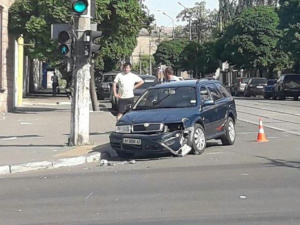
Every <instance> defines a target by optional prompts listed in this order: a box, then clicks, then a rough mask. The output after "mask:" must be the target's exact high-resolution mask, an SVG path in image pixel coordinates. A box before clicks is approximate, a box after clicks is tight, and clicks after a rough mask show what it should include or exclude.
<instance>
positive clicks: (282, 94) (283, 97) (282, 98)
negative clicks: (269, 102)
mask: <svg viewBox="0 0 300 225" xmlns="http://www.w3.org/2000/svg"><path fill="white" fill-rule="evenodd" d="M278 99H279V100H285V94H284V93H283V92H279V94H278Z"/></svg>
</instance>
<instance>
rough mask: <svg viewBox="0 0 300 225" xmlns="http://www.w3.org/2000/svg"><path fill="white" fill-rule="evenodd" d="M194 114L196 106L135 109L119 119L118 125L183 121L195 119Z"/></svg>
mask: <svg viewBox="0 0 300 225" xmlns="http://www.w3.org/2000/svg"><path fill="white" fill-rule="evenodd" d="M194 116H196V115H195V108H176V109H170V108H167V109H152V110H133V111H130V112H128V113H126V114H125V115H124V116H123V117H122V118H121V119H120V120H119V121H118V125H121V124H138V123H176V122H181V120H182V118H188V119H190V120H193V117H194Z"/></svg>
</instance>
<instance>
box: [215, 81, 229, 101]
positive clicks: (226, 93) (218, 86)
mask: <svg viewBox="0 0 300 225" xmlns="http://www.w3.org/2000/svg"><path fill="white" fill-rule="evenodd" d="M216 86H217V89H218V90H219V92H220V93H221V94H222V95H223V97H224V98H226V97H230V94H229V93H228V91H227V90H226V88H225V87H224V86H223V85H222V84H219V83H216Z"/></svg>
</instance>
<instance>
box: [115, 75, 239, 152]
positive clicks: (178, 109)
mask: <svg viewBox="0 0 300 225" xmlns="http://www.w3.org/2000/svg"><path fill="white" fill-rule="evenodd" d="M236 119H237V111H236V107H235V101H234V99H233V97H232V96H231V95H230V93H229V92H228V91H227V90H226V88H225V87H224V86H223V85H222V84H221V83H220V82H219V81H216V80H207V79H202V80H188V81H180V82H169V83H163V84H159V85H155V86H154V87H150V88H149V89H147V90H146V91H145V92H144V94H143V95H142V96H141V97H140V98H139V99H138V100H137V102H136V103H135V104H134V106H133V108H132V109H130V110H129V111H128V112H127V113H125V114H124V115H123V116H122V117H121V118H120V120H119V121H118V122H117V123H116V129H115V131H114V132H112V133H111V134H110V144H111V147H112V148H113V149H114V150H116V152H117V154H118V155H119V156H120V157H121V158H130V157H133V156H134V154H136V153H141V152H144V153H145V152H152V153H153V152H156V153H158V152H171V153H172V154H174V155H179V156H183V155H186V154H188V153H189V152H194V153H195V154H201V153H203V152H204V149H205V148H206V142H207V141H208V140H210V139H220V140H221V142H222V144H223V145H233V144H234V142H235V137H236V132H235V123H236Z"/></svg>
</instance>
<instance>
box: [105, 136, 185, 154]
mask: <svg viewBox="0 0 300 225" xmlns="http://www.w3.org/2000/svg"><path fill="white" fill-rule="evenodd" d="M190 137H191V135H189V132H187V131H183V130H178V131H174V132H169V133H161V134H122V133H116V132H112V133H111V134H110V136H109V139H110V145H111V147H112V148H113V149H114V150H118V151H125V152H128V153H137V152H157V153H160V152H171V153H173V154H175V155H176V154H178V155H179V154H180V153H181V152H180V148H181V147H183V146H184V145H189V146H191V140H190ZM125 140H126V143H125ZM128 140H129V141H130V140H132V143H131V144H129V143H128ZM137 140H138V141H137ZM137 142H138V143H137Z"/></svg>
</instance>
